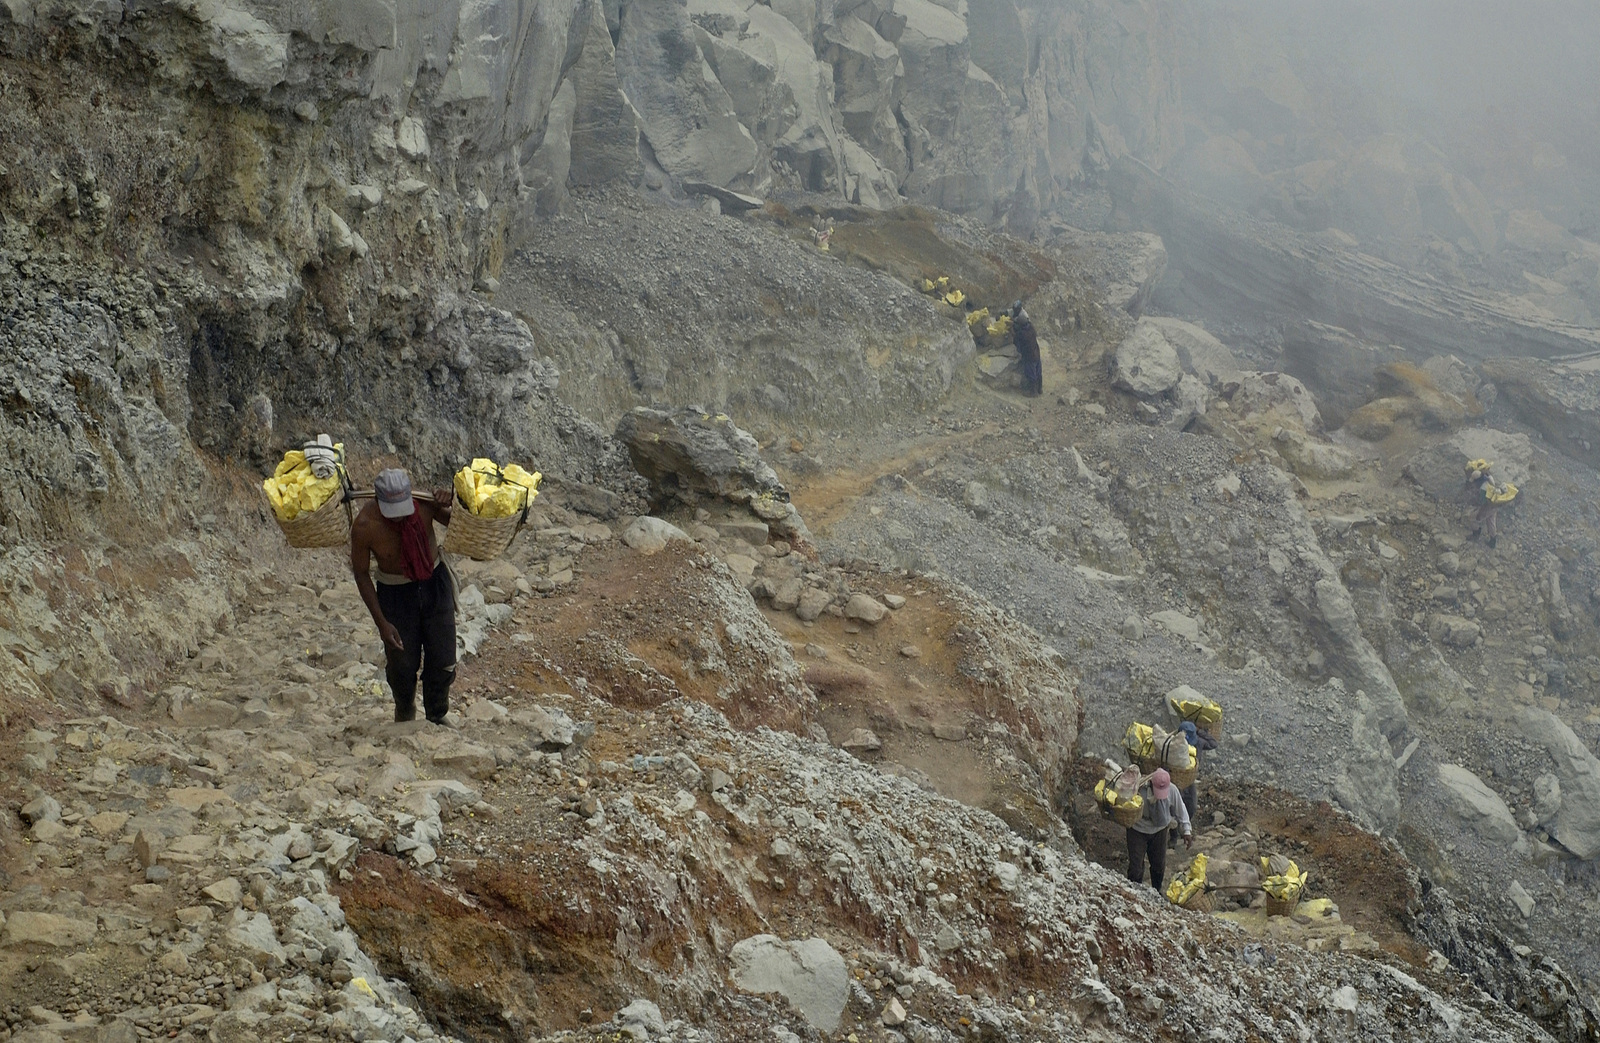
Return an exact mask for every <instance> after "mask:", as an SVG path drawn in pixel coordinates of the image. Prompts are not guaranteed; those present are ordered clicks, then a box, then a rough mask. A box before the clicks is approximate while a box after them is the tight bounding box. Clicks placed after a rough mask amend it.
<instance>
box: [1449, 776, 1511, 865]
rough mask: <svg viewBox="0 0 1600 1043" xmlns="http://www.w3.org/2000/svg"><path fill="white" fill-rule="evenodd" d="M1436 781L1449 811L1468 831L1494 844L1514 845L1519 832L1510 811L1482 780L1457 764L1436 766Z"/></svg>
mask: <svg viewBox="0 0 1600 1043" xmlns="http://www.w3.org/2000/svg"><path fill="white" fill-rule="evenodd" d="M1439 781H1440V782H1441V783H1442V784H1443V785H1444V791H1445V794H1446V796H1448V797H1449V799H1450V804H1451V810H1453V811H1454V812H1455V814H1456V817H1458V818H1460V819H1461V821H1462V822H1464V823H1465V824H1466V825H1467V826H1468V828H1470V829H1472V830H1474V831H1476V832H1477V833H1479V834H1480V835H1481V836H1482V837H1483V838H1484V839H1485V840H1488V841H1490V842H1492V843H1495V844H1505V845H1508V846H1509V845H1511V844H1515V843H1516V842H1517V838H1518V837H1519V836H1520V835H1521V831H1520V830H1519V829H1518V828H1517V820H1516V819H1515V818H1514V817H1513V816H1512V814H1511V809H1510V808H1509V807H1507V806H1506V802H1505V801H1504V800H1503V799H1501V797H1500V795H1499V794H1498V793H1496V792H1495V791H1494V790H1492V789H1490V788H1489V787H1488V786H1486V785H1484V783H1483V780H1482V779H1480V778H1478V776H1476V775H1474V774H1473V773H1472V772H1471V771H1469V770H1467V769H1466V768H1463V767H1462V766H1461V765H1459V764H1441V765H1439Z"/></svg>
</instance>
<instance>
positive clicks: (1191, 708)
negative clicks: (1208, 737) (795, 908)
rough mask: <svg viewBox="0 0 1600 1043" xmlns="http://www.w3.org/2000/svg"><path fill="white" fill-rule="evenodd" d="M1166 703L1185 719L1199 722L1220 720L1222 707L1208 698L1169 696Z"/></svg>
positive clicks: (1212, 722)
mask: <svg viewBox="0 0 1600 1043" xmlns="http://www.w3.org/2000/svg"><path fill="white" fill-rule="evenodd" d="M1167 704H1168V705H1169V706H1171V707H1172V712H1173V713H1175V714H1177V715H1178V716H1179V717H1181V718H1183V719H1184V720H1186V721H1198V722H1199V723H1200V724H1215V723H1216V722H1218V721H1220V720H1222V707H1220V706H1218V705H1217V704H1216V703H1214V702H1212V701H1211V700H1210V699H1206V698H1203V697H1202V698H1201V699H1200V700H1199V701H1196V700H1194V699H1179V698H1176V697H1174V698H1171V699H1168V700H1167Z"/></svg>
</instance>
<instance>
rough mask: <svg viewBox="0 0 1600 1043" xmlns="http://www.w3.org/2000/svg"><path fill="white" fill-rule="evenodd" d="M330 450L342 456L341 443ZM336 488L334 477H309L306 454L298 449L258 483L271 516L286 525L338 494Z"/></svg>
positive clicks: (336, 481)
mask: <svg viewBox="0 0 1600 1043" xmlns="http://www.w3.org/2000/svg"><path fill="white" fill-rule="evenodd" d="M334 449H335V450H337V451H338V452H341V453H342V452H344V443H343V442H340V443H339V444H338V445H336V446H334ZM339 487H340V483H339V476H338V475H337V474H335V475H333V476H331V477H328V478H318V477H317V476H316V475H314V474H312V473H311V465H310V464H308V463H306V454H305V453H302V452H301V451H300V450H298V449H291V450H290V451H289V452H287V453H284V454H283V462H282V463H280V464H278V469H277V470H275V471H273V472H272V477H271V478H268V479H266V480H265V481H263V482H262V483H261V488H263V489H265V490H266V492H267V502H269V503H271V504H272V511H273V513H274V514H276V515H277V516H278V520H279V521H286V522H287V521H294V520H295V519H296V518H298V517H299V516H300V515H301V514H309V513H310V512H312V511H314V510H316V509H317V508H318V507H321V506H322V505H323V504H325V503H327V502H328V500H330V499H331V498H332V497H333V495H334V494H335V493H337V492H338V491H339Z"/></svg>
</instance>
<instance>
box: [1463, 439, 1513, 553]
mask: <svg viewBox="0 0 1600 1043" xmlns="http://www.w3.org/2000/svg"><path fill="white" fill-rule="evenodd" d="M1492 467H1494V464H1493V463H1491V462H1490V461H1488V460H1468V461H1467V485H1466V500H1467V506H1468V507H1471V508H1474V510H1473V512H1472V532H1471V534H1470V535H1468V537H1467V538H1468V539H1469V540H1475V539H1477V538H1478V535H1479V534H1480V533H1481V534H1482V535H1484V536H1486V537H1488V539H1489V547H1490V548H1491V549H1493V547H1494V544H1495V539H1496V537H1497V536H1498V532H1497V529H1496V521H1497V519H1498V516H1499V514H1500V508H1502V507H1504V506H1505V505H1506V504H1508V503H1510V502H1511V501H1512V500H1515V499H1516V498H1517V487H1516V486H1515V485H1513V484H1512V483H1510V482H1497V481H1495V479H1494V475H1493V474H1491V473H1490V468H1492Z"/></svg>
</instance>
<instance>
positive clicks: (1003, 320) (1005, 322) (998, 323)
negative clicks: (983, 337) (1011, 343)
mask: <svg viewBox="0 0 1600 1043" xmlns="http://www.w3.org/2000/svg"><path fill="white" fill-rule="evenodd" d="M987 332H988V334H989V336H991V337H1009V336H1011V316H1009V315H1002V316H1000V317H999V318H998V319H996V320H994V321H993V322H991V323H989V329H988V331H987Z"/></svg>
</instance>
